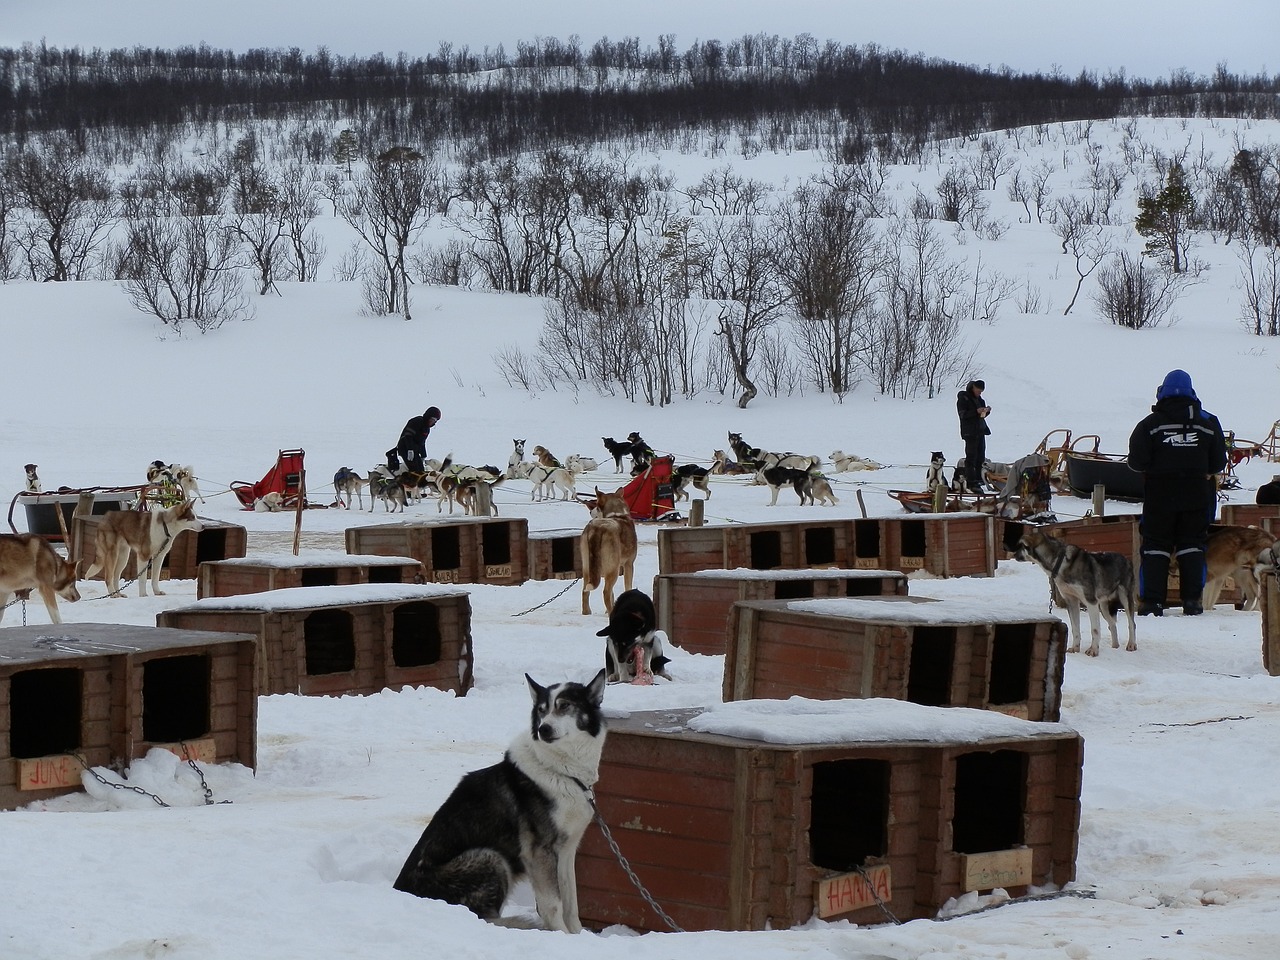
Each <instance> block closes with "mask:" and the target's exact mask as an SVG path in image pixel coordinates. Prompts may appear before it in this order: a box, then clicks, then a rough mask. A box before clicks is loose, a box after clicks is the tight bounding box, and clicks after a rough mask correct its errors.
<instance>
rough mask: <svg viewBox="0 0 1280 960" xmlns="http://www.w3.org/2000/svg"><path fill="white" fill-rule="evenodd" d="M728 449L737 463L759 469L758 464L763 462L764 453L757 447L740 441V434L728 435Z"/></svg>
mask: <svg viewBox="0 0 1280 960" xmlns="http://www.w3.org/2000/svg"><path fill="white" fill-rule="evenodd" d="M729 449H730V450H732V451H733V456H734V458H735V459H736V460H737V461H738V463H740V464H743V465H744V466H749V467H752V468H754V469H757V470H758V469H759V467H760V464H761V463H762V462H763V461H764V451H763V450H761V449H760V448H759V447H753V446H751V445H750V444H749V443H747V442H746V441H745V440H743V439H742V434H740V433H733V432H730V433H729Z"/></svg>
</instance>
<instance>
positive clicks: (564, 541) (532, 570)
mask: <svg viewBox="0 0 1280 960" xmlns="http://www.w3.org/2000/svg"><path fill="white" fill-rule="evenodd" d="M581 544H582V528H581V527H577V528H573V529H565V530H530V531H529V579H531V580H576V579H577V578H578V577H580V576H582V549H581Z"/></svg>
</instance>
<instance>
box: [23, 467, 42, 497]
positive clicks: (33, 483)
mask: <svg viewBox="0 0 1280 960" xmlns="http://www.w3.org/2000/svg"><path fill="white" fill-rule="evenodd" d="M22 469H23V470H25V471H26V472H27V482H26V486H25V487H23V488H22V489H23V490H25V491H26V492H27V493H43V492H44V484H42V483H41V482H40V478H39V477H38V476H36V465H35V464H34V463H28V464H27V465H26V466H24V467H23V468H22Z"/></svg>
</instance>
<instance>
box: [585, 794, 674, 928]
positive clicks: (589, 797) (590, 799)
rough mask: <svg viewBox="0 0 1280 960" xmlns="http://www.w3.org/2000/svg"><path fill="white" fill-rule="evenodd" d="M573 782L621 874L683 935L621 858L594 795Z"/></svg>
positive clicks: (626, 862) (668, 924) (668, 923)
mask: <svg viewBox="0 0 1280 960" xmlns="http://www.w3.org/2000/svg"><path fill="white" fill-rule="evenodd" d="M574 780H575V781H576V782H577V784H578V786H580V787H581V788H582V792H583V793H585V794H586V795H587V802H588V803H589V804H591V812H592V814H593V819H594V820H595V822H596V823H597V824H598V825H599V827H600V832H601V833H602V834H603V835H604V842H605V843H607V844H608V845H609V849H610V850H612V851H613V855H614V856H615V857H617V859H618V866H620V867H622V869H623V872H624V873H626V875H627V879H628V880H630V881H631V885H632V886H633V887H635V888H636V890H637V891H639V893H640V896H642V897H644V900H645V903H647V904H649V906H651V907H652V908H653V912H654V913H656V914H657V915H658V916H659V917H661V918H662V921H663V923H665V924H666V925H667V926H668V927H670V928H671V929H672V930H673V931H674V932H676V933H684V928H682V927H681V926H680V924H678V923H676V922H675V920H673V919H671V914H669V913H667V911H665V910H663V909H662V906H661V905H660V904H659V903H658V901H657V900H655V899H654V898H653V894H651V893H650V892H649V891H648V890H646V889H645V886H644V884H643V883H641V882H640V878H639V877H638V876H636V872H635V871H634V870H632V869H631V863H630V862H629V861H628V860H627V858H626V857H625V856H623V854H622V849H621V848H620V847H619V846H618V841H617V840H615V839H613V834H612V833H611V832H610V830H609V825H608V824H607V823H605V822H604V817H603V816H601V815H600V808H599V807H597V806H596V795H595V793H594V792H593V791H592V790H591V788H590V787H588V786H587V785H586V784H585V783H583V782H582V781H581V780H578V779H577V778H576V777H575V778H574Z"/></svg>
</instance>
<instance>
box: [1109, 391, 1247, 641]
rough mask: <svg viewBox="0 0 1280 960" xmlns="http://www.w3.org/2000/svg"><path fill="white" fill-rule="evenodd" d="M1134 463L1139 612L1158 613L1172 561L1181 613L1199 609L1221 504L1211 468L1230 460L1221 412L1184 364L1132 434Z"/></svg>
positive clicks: (1131, 459)
mask: <svg viewBox="0 0 1280 960" xmlns="http://www.w3.org/2000/svg"><path fill="white" fill-rule="evenodd" d="M1129 466H1130V467H1131V468H1132V469H1134V470H1137V471H1139V472H1140V473H1142V474H1143V477H1144V485H1145V489H1144V491H1143V497H1142V525H1141V531H1142V558H1141V565H1140V569H1139V578H1138V593H1139V596H1140V597H1141V603H1140V604H1139V606H1138V614H1139V615H1140V616H1146V615H1154V616H1157V617H1158V616H1161V615H1162V614H1163V613H1164V607H1165V598H1166V595H1167V593H1168V589H1169V567H1170V565H1171V564H1172V563H1173V561H1174V560H1176V561H1177V563H1178V576H1179V577H1180V579H1181V588H1180V592H1181V595H1182V612H1183V614H1184V615H1185V616H1195V615H1196V614H1199V613H1202V612H1203V611H1204V607H1203V606H1202V605H1201V594H1202V592H1203V590H1204V580H1205V563H1204V550H1205V544H1206V542H1207V541H1208V538H1209V524H1210V523H1211V522H1212V521H1213V515H1214V512H1215V510H1216V506H1217V489H1218V488H1217V481H1216V479H1215V477H1214V474H1218V473H1221V472H1222V471H1223V470H1225V469H1226V466H1227V440H1226V437H1225V436H1224V435H1223V432H1222V425H1221V424H1220V423H1218V418H1217V417H1215V416H1214V415H1213V414H1211V413H1209V412H1208V411H1206V410H1205V409H1204V408H1203V407H1201V405H1200V398H1199V397H1197V396H1196V392H1195V389H1194V388H1193V387H1192V385H1191V376H1190V375H1189V374H1188V373H1187V372H1186V371H1185V370H1170V371H1169V373H1168V375H1166V376H1165V378H1164V382H1163V383H1161V384H1160V388H1159V389H1158V390H1157V391H1156V402H1155V406H1153V407H1152V408H1151V413H1149V414H1148V415H1147V416H1146V417H1144V418H1143V419H1142V420H1141V422H1139V423H1138V425H1137V426H1136V427H1134V428H1133V433H1132V434H1131V435H1130V437H1129Z"/></svg>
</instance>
